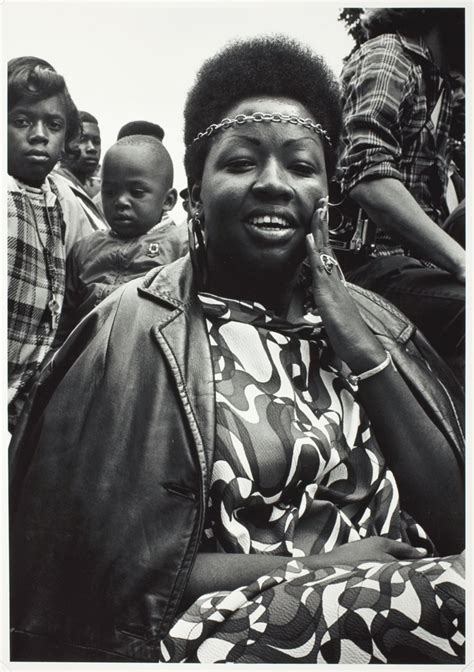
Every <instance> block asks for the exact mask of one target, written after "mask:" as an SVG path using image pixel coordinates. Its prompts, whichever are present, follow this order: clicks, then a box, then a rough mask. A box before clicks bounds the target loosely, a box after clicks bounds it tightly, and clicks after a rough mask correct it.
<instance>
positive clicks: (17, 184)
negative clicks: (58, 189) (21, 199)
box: [7, 175, 56, 208]
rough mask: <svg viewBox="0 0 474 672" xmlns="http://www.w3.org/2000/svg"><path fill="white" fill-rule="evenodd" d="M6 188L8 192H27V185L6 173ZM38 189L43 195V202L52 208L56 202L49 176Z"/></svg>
mask: <svg viewBox="0 0 474 672" xmlns="http://www.w3.org/2000/svg"><path fill="white" fill-rule="evenodd" d="M7 189H8V191H10V192H17V193H20V194H28V185H26V184H23V183H22V182H21V181H20V180H16V179H15V178H14V177H12V176H11V175H8V180H7ZM39 189H40V190H41V191H42V192H43V194H44V195H45V199H46V200H45V203H46V206H47V207H48V208H52V207H53V206H54V204H55V203H56V194H55V193H54V191H53V190H52V189H51V184H50V181H49V178H46V179H45V181H44V182H43V184H42V185H41V187H39Z"/></svg>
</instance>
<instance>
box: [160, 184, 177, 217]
mask: <svg viewBox="0 0 474 672" xmlns="http://www.w3.org/2000/svg"><path fill="white" fill-rule="evenodd" d="M177 200H178V192H177V191H176V189H175V188H174V187H173V188H172V189H169V190H168V193H167V194H166V198H165V201H164V203H163V212H169V211H170V210H172V209H173V208H174V206H175V205H176V201H177Z"/></svg>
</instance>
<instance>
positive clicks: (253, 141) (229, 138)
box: [223, 133, 262, 145]
mask: <svg viewBox="0 0 474 672" xmlns="http://www.w3.org/2000/svg"><path fill="white" fill-rule="evenodd" d="M223 139H224V141H227V143H229V142H232V141H233V140H246V141H247V142H250V143H251V144H252V145H261V144H262V143H261V141H260V140H259V138H257V137H255V136H254V135H246V134H244V133H235V134H234V135H227V136H226V137H224V138H223ZM227 143H226V144H227Z"/></svg>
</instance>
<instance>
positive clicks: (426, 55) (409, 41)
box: [397, 33, 436, 68]
mask: <svg viewBox="0 0 474 672" xmlns="http://www.w3.org/2000/svg"><path fill="white" fill-rule="evenodd" d="M397 35H398V37H399V39H400V42H401V43H402V44H403V47H404V49H406V50H407V51H411V53H412V54H416V55H417V56H419V57H420V58H422V59H424V60H425V61H428V63H429V64H430V65H431V66H432V67H434V68H436V65H435V63H434V61H433V57H432V56H431V52H430V50H429V49H428V47H427V45H426V43H425V41H424V40H423V38H422V37H421V36H418V37H408V35H402V34H401V33H397Z"/></svg>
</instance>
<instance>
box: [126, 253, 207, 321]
mask: <svg viewBox="0 0 474 672" xmlns="http://www.w3.org/2000/svg"><path fill="white" fill-rule="evenodd" d="M196 292H197V288H196V283H195V281H194V273H193V267H192V263H191V257H190V255H189V253H188V254H186V255H185V256H184V257H181V258H180V259H177V260H176V261H173V262H172V263H171V264H166V265H165V266H158V267H157V268H154V269H153V270H152V271H150V272H149V273H147V275H146V276H145V278H144V280H143V282H142V284H141V285H139V287H138V293H139V294H140V295H141V296H144V297H147V298H150V299H153V300H154V301H159V302H160V303H165V304H168V305H170V306H172V307H173V308H180V309H181V310H182V309H183V308H184V307H185V305H186V304H188V303H189V301H190V299H191V297H192V296H193V295H195V294H196Z"/></svg>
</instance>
